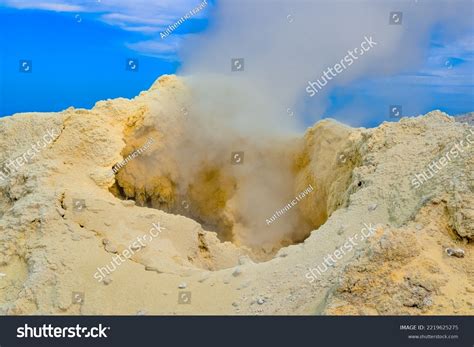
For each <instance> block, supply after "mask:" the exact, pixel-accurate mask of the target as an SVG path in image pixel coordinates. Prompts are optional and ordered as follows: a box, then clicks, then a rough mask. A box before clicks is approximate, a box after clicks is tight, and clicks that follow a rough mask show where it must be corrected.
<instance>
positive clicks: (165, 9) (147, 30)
mask: <svg viewBox="0 0 474 347" xmlns="http://www.w3.org/2000/svg"><path fill="white" fill-rule="evenodd" d="M201 3H202V0H49V1H41V0H0V5H6V6H9V7H14V8H18V9H38V10H49V11H56V12H76V13H78V12H89V13H98V14H99V17H98V18H99V20H101V21H103V22H104V23H107V24H109V25H113V26H117V27H119V28H121V29H123V30H127V31H133V32H139V33H142V34H145V35H153V37H154V38H155V39H151V40H146V41H142V42H136V43H129V44H126V45H127V47H129V48H130V49H133V50H136V51H138V52H140V53H143V54H146V55H150V56H155V57H160V58H163V59H167V60H174V59H176V52H177V51H178V47H179V43H180V42H181V40H180V39H179V38H178V37H177V36H178V35H172V37H171V36H170V37H167V39H166V42H162V40H161V38H160V36H156V35H157V34H158V33H160V32H163V31H165V30H166V28H167V27H168V26H169V25H171V24H174V23H176V22H177V21H178V20H179V19H180V18H181V17H183V16H184V15H185V14H187V13H189V11H191V10H192V9H195V8H196V7H198V6H199V5H200V4H201ZM204 15H205V12H204V11H199V13H197V14H196V15H194V16H193V17H194V18H202V17H203V16H204Z"/></svg>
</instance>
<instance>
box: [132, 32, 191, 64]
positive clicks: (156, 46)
mask: <svg viewBox="0 0 474 347" xmlns="http://www.w3.org/2000/svg"><path fill="white" fill-rule="evenodd" d="M182 40H183V38H181V37H170V38H169V39H167V40H161V39H160V38H159V37H158V38H155V39H152V40H146V41H140V42H135V43H128V44H127V47H128V48H130V49H132V50H134V51H137V52H140V53H141V54H144V55H148V56H150V57H156V58H161V59H165V60H169V61H174V60H176V59H177V57H176V51H177V50H178V47H179V45H180V43H181V41H182Z"/></svg>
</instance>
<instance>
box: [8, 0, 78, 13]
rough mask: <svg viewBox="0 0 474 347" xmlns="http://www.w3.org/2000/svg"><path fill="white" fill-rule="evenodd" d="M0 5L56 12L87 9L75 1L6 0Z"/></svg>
mask: <svg viewBox="0 0 474 347" xmlns="http://www.w3.org/2000/svg"><path fill="white" fill-rule="evenodd" d="M0 4H3V5H6V6H10V7H14V8H18V9H38V10H46V11H55V12H84V11H85V8H84V7H82V6H81V5H79V4H74V3H73V1H40V0H37V1H35V0H4V1H0Z"/></svg>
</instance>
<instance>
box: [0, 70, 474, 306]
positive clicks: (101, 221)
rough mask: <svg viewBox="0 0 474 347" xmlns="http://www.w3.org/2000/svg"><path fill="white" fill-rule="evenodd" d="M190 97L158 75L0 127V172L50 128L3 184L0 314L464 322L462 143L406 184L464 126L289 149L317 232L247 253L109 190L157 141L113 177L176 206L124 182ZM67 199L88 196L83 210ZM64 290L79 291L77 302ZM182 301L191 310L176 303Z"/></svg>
mask: <svg viewBox="0 0 474 347" xmlns="http://www.w3.org/2000/svg"><path fill="white" fill-rule="evenodd" d="M186 95H187V91H186V88H185V86H184V85H183V82H182V81H180V80H179V79H178V78H176V77H174V76H164V77H162V78H160V79H159V80H158V81H157V82H156V83H155V84H154V85H153V87H152V88H151V89H150V90H149V91H147V92H143V93H141V94H140V96H138V97H136V98H135V99H133V100H126V99H115V100H109V101H101V102H99V103H97V104H96V106H95V107H94V108H93V109H92V110H78V109H73V108H71V109H68V110H65V111H63V112H60V113H57V114H56V113H46V114H44V113H43V114H35V113H28V114H18V115H14V116H12V117H7V118H3V119H0V133H1V137H0V148H1V151H0V163H4V162H5V161H7V160H9V159H14V158H17V157H18V156H21V155H23V153H25V151H27V150H28V149H29V148H31V144H32V143H34V142H36V141H37V140H39V139H41V138H42V137H43V135H44V134H45V133H46V132H47V130H48V129H51V128H57V129H60V134H59V136H58V138H57V139H55V141H54V142H53V143H51V144H50V145H48V146H47V148H44V149H42V150H41V152H40V153H38V154H37V155H36V156H35V157H34V158H32V159H31V160H30V161H29V162H28V163H27V164H26V165H24V166H22V167H21V168H20V169H19V170H18V171H16V172H14V173H13V174H11V175H10V176H9V177H8V179H6V180H3V181H2V180H0V217H1V219H0V238H1V241H0V273H2V274H4V276H0V312H1V313H2V314H315V313H316V314H322V313H326V314H405V313H407V314H425V313H433V314H453V313H454V314H474V306H473V305H474V302H473V301H472V297H473V295H472V293H473V292H474V276H473V266H472V265H473V259H474V255H473V252H474V248H473V245H472V240H473V238H474V226H473V225H474V224H473V223H474V222H473V206H474V205H473V201H474V196H473V186H474V177H473V167H474V159H473V156H472V154H473V149H472V147H470V148H468V149H466V150H465V153H464V154H463V155H462V156H459V157H458V158H456V159H455V160H453V161H451V162H450V163H449V164H448V165H447V166H446V167H444V168H443V169H442V170H441V171H440V172H439V173H437V174H436V175H435V176H434V177H433V178H432V179H431V180H429V181H428V182H426V183H425V184H423V185H422V186H421V187H420V188H419V189H414V188H413V187H412V185H411V181H412V179H413V175H414V174H415V173H419V172H421V171H422V170H424V169H425V167H426V165H427V164H429V163H430V162H431V161H432V160H434V159H436V158H438V157H439V156H440V155H441V154H442V153H444V152H445V151H446V150H449V149H450V148H451V147H452V146H453V144H454V143H456V142H458V141H459V140H462V139H464V138H465V137H466V135H467V134H469V132H468V129H471V130H472V129H473V128H472V127H469V126H468V125H467V124H461V123H457V122H454V120H453V119H452V118H451V117H449V116H448V115H446V114H444V113H441V112H439V111H433V112H431V113H429V114H427V115H425V116H420V117H417V118H410V119H402V120H401V121H400V122H398V123H384V124H382V125H380V126H379V127H378V128H375V129H352V128H347V127H345V126H343V125H341V124H339V123H337V122H333V121H323V122H320V123H318V124H316V125H315V126H314V127H312V128H310V129H308V130H307V132H306V134H305V136H304V138H302V139H301V143H300V147H299V150H298V153H297V154H296V155H295V187H294V191H295V194H296V193H298V192H300V191H302V190H304V188H305V187H306V186H307V185H308V184H313V185H314V187H315V192H314V193H313V194H312V195H311V196H310V197H308V198H307V199H306V200H305V201H304V203H302V204H300V205H299V206H298V207H297V208H298V209H299V210H300V211H301V213H302V215H304V216H305V218H307V219H308V222H311V223H313V225H315V223H316V224H317V223H318V221H324V220H325V219H326V218H328V217H329V218H328V219H327V221H325V223H324V224H323V225H322V226H321V227H319V228H318V229H317V230H315V231H313V232H312V233H311V235H310V236H309V237H308V238H307V239H306V240H305V241H304V242H303V243H299V244H295V245H291V246H289V247H283V248H281V249H279V251H278V252H276V249H274V250H272V251H269V252H267V253H265V251H262V252H260V253H259V252H258V251H256V250H255V249H253V250H252V249H250V248H249V247H246V246H245V245H242V244H239V242H235V243H231V242H221V241H220V240H219V239H218V238H217V236H216V234H215V233H213V232H208V231H205V230H203V228H202V227H201V226H200V224H199V223H197V222H195V221H193V220H192V219H190V218H187V217H185V216H182V215H179V214H172V213H167V212H164V211H165V210H166V209H164V210H158V209H157V208H150V207H143V206H138V205H136V204H135V203H134V202H133V201H131V200H128V201H124V200H121V199H119V198H117V197H116V196H114V194H113V193H115V194H116V195H118V193H117V186H114V183H115V178H114V176H113V175H110V171H111V168H112V166H113V165H114V164H116V163H118V162H120V161H122V160H123V159H124V158H125V157H126V156H127V155H128V154H130V153H131V152H133V150H134V149H137V148H139V147H140V146H141V145H143V143H144V142H145V141H146V138H147V137H149V136H151V135H153V136H154V137H155V138H157V139H158V142H157V144H156V146H155V147H154V148H153V149H152V150H150V151H148V152H146V153H144V154H142V156H141V157H140V158H136V159H134V161H132V162H130V163H129V164H128V165H127V168H126V170H124V171H123V172H120V173H119V175H117V180H118V181H121V184H122V188H123V189H125V190H126V191H127V190H128V192H129V194H130V195H132V196H134V197H137V196H139V195H140V196H142V197H143V199H144V201H148V200H149V201H151V203H150V205H149V206H154V205H153V204H154V203H157V204H158V203H162V204H167V203H169V202H170V201H172V199H173V189H172V185H170V184H169V182H168V181H166V179H165V178H164V176H160V175H159V174H158V173H157V172H158V171H159V168H156V169H155V171H154V174H155V175H156V177H157V178H156V180H154V181H153V182H151V183H150V182H147V184H150V186H146V185H144V186H140V187H139V186H138V185H137V183H136V182H138V178H139V175H140V172H143V171H144V169H143V168H144V167H146V163H147V162H146V160H151V159H152V158H156V156H154V155H156V153H166V148H168V146H170V143H172V142H173V141H179V139H180V134H181V131H182V129H181V127H182V125H181V124H183V122H185V117H186V116H187V115H186V113H183V111H182V110H183V107H184V106H185V104H186V98H185V96H186ZM157 124H158V125H157ZM159 160H160V165H161V166H163V165H166V163H167V162H170V160H171V159H170V158H167V157H166V155H164V154H163V155H161V156H159ZM143 165H145V166H143ZM171 166H172V163H170V164H169V167H171ZM156 170H157V171H156ZM150 175H151V174H150ZM153 177H154V176H153ZM167 189H168V190H167ZM155 192H159V194H158V195H156V194H155ZM167 192H168V193H167ZM154 194H155V195H154ZM166 194H168V195H166ZM203 194H206V193H205V192H204V193H203ZM166 196H169V199H170V200H167V199H166ZM74 199H81V200H82V199H83V200H84V201H85V207H84V208H82V209H81V211H77V210H75V208H74V206H73V201H74ZM159 199H162V200H159ZM163 199H164V200H163ZM137 201H138V200H137ZM157 201H158V202H157ZM203 204H205V201H204V203H203ZM159 206H161V205H159ZM159 206H155V207H159ZM227 207H228V206H226V208H227ZM216 211H217V210H216ZM221 212H222V211H220V210H219V213H221ZM212 213H217V212H215V211H213V212H212V211H211V212H210V214H212ZM222 213H228V211H227V210H226V211H224V212H222ZM153 223H155V224H156V223H160V225H161V226H163V227H164V228H165V229H164V230H163V231H162V232H161V233H159V235H158V236H157V237H156V238H154V239H153V240H151V241H150V242H148V243H146V247H140V249H139V250H137V251H136V252H135V254H134V255H133V256H132V257H131V259H130V260H127V261H125V262H124V263H123V264H121V265H119V266H117V269H116V270H115V271H114V272H113V273H112V274H111V275H110V276H107V279H106V280H103V281H102V282H98V281H97V279H96V278H94V274H95V272H96V271H97V268H98V267H104V266H106V265H107V264H110V262H111V260H112V257H113V256H114V253H116V252H120V253H121V252H123V250H124V249H127V248H128V247H129V246H130V245H131V244H132V243H133V242H134V241H135V240H136V238H137V237H139V236H143V235H144V234H147V233H148V232H149V230H150V229H151V228H152V227H153ZM364 223H366V224H369V223H371V224H373V225H377V233H376V234H375V235H374V236H373V237H371V238H369V239H368V240H366V241H364V242H360V243H359V244H358V245H357V246H356V247H354V249H353V250H352V251H351V252H348V253H347V254H346V255H345V256H344V257H342V259H340V260H339V261H338V262H337V263H336V265H335V266H334V267H330V269H329V270H328V271H326V272H324V273H323V274H322V276H321V278H319V279H318V280H316V281H314V282H313V283H311V284H310V283H309V281H308V279H307V278H306V274H307V272H308V268H315V267H316V266H317V265H318V264H320V263H321V262H322V260H323V257H324V256H326V255H327V254H332V253H333V252H334V250H335V249H336V248H338V247H341V245H343V244H344V243H345V242H347V240H348V238H349V237H350V236H351V235H354V234H355V233H359V232H360V231H361V229H362V228H363V227H364ZM446 247H455V248H457V247H460V248H462V249H463V250H464V251H465V256H464V258H456V257H450V256H448V255H447V254H446V252H445V248H446ZM264 253H265V254H266V258H265V257H263V256H262V254H264ZM270 255H271V256H270ZM262 257H263V258H265V259H268V258H271V260H268V261H264V262H258V261H259V260H262V259H263V258H262ZM179 287H181V288H179ZM73 292H79V293H81V294H80V295H83V296H84V298H83V301H82V302H81V303H78V302H74V299H73ZM183 292H185V294H184V295H185V296H184V297H182V298H185V299H186V301H187V302H189V303H186V304H183V303H179V302H178V301H179V300H178V297H179V296H180V295H182V293H183ZM188 292H190V294H189V293H188ZM189 295H190V296H189Z"/></svg>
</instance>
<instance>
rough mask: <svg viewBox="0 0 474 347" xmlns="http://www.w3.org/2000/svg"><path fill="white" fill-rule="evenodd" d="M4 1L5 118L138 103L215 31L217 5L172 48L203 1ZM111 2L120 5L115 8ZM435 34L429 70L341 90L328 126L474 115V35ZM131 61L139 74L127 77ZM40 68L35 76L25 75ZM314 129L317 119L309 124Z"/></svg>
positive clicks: (1, 76)
mask: <svg viewBox="0 0 474 347" xmlns="http://www.w3.org/2000/svg"><path fill="white" fill-rule="evenodd" d="M149 1H153V0H135V1H129V0H114V2H113V3H114V6H113V7H111V6H110V5H107V2H106V1H104V0H96V1H93V0H87V1H86V0H69V1H66V0H64V1H60V0H54V1H49V2H46V1H42V0H0V33H1V35H0V116H5V115H10V114H13V113H17V112H30V111H60V110H63V109H65V108H67V107H69V106H74V107H76V108H91V107H93V105H94V104H95V102H96V101H98V100H104V99H108V98H116V97H127V98H131V97H134V96H136V95H138V94H139V93H140V91H142V90H146V89H148V88H149V87H150V85H151V84H152V83H153V82H154V81H155V80H156V79H157V77H159V76H160V75H162V74H170V73H175V72H177V71H179V67H180V61H179V59H178V58H177V56H176V51H177V47H178V46H179V45H180V42H181V39H182V38H183V37H185V36H186V35H189V34H196V33H200V32H203V31H205V30H206V28H207V27H208V25H209V24H210V19H209V7H212V6H219V3H218V1H208V3H209V6H208V7H206V8H204V10H202V11H201V12H200V13H198V14H197V15H196V16H193V18H191V19H189V20H187V21H186V22H185V23H183V24H182V25H181V26H179V28H178V29H177V30H176V31H174V32H173V33H172V35H170V36H169V37H167V38H166V39H161V38H160V33H161V32H162V31H164V30H165V29H166V27H167V26H168V25H169V24H172V23H174V22H176V21H177V20H178V19H179V18H180V17H181V16H183V15H184V14H185V13H187V12H189V11H190V10H191V9H193V8H195V7H197V6H199V4H200V3H201V1H199V0H194V1H192V0H160V1H158V2H157V5H156V6H155V7H154V10H153V11H150V10H149V9H150V6H145V5H146V4H147V2H148V5H149ZM110 3H111V2H110ZM443 29H444V28H443V27H439V26H438V27H433V28H432V32H431V39H430V42H429V50H428V55H427V57H426V60H425V64H424V66H423V67H422V68H421V69H418V70H417V71H403V72H402V73H399V74H397V75H395V76H389V77H384V78H367V79H359V80H357V81H354V82H352V83H351V84H349V85H347V86H343V87H336V88H335V89H333V90H332V91H331V94H330V97H329V105H328V107H327V109H326V111H325V112H324V114H323V115H322V117H333V118H336V119H341V120H345V119H347V118H348V116H349V115H350V118H351V119H352V120H354V122H353V123H354V124H352V125H363V126H376V125H377V124H379V123H381V122H382V121H384V120H388V119H387V104H391V101H390V98H391V96H393V95H396V100H393V104H402V105H403V113H404V114H406V115H416V114H422V113H426V112H428V111H430V110H433V109H441V110H443V111H446V112H448V113H450V114H460V113H465V112H470V111H474V105H473V100H474V77H473V71H474V54H473V37H474V33H473V32H472V29H471V32H466V33H461V34H460V35H458V36H457V38H456V39H455V40H452V37H448V36H447V35H445V33H444V30H443ZM128 59H133V60H137V61H138V71H136V72H132V71H128V70H127V69H126V63H127V60H128ZM21 60H27V61H28V62H29V61H31V64H32V73H24V72H20V67H19V64H20V61H21ZM308 123H311V120H309V121H308Z"/></svg>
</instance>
